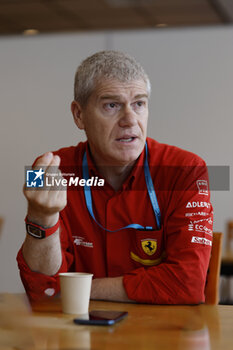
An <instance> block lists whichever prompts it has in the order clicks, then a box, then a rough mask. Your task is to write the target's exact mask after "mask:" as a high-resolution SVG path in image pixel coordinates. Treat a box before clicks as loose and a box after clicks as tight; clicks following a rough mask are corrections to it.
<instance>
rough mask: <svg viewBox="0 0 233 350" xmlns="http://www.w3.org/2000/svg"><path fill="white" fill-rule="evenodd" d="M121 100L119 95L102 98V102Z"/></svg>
mask: <svg viewBox="0 0 233 350" xmlns="http://www.w3.org/2000/svg"><path fill="white" fill-rule="evenodd" d="M120 98H121V97H120V96H119V95H103V96H101V97H100V99H101V100H119V99H120Z"/></svg>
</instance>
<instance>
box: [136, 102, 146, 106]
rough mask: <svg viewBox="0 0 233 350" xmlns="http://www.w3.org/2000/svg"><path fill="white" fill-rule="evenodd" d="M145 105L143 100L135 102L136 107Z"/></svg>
mask: <svg viewBox="0 0 233 350" xmlns="http://www.w3.org/2000/svg"><path fill="white" fill-rule="evenodd" d="M144 105H145V102H144V101H137V102H136V106H137V107H142V106H144Z"/></svg>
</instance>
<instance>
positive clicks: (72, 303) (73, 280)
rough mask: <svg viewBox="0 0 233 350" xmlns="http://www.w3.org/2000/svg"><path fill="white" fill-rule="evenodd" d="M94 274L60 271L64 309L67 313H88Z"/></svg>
mask: <svg viewBox="0 0 233 350" xmlns="http://www.w3.org/2000/svg"><path fill="white" fill-rule="evenodd" d="M92 276H93V275H92V274H91V273H85V272H64V273H59V278H60V286H61V301H62V311H63V312H64V313H66V314H76V315H82V314H87V313H88V308H89V301H90V294H91V282H92Z"/></svg>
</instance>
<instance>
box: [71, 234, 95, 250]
mask: <svg viewBox="0 0 233 350" xmlns="http://www.w3.org/2000/svg"><path fill="white" fill-rule="evenodd" d="M73 239H74V244H76V245H81V246H83V247H87V248H93V243H92V242H85V238H84V237H80V236H73Z"/></svg>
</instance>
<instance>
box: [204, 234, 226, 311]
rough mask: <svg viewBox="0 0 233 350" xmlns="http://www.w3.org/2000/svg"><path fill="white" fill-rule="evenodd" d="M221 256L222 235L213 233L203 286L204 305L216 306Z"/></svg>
mask: <svg viewBox="0 0 233 350" xmlns="http://www.w3.org/2000/svg"><path fill="white" fill-rule="evenodd" d="M221 255H222V233H221V232H214V233H213V241H212V250H211V256H210V262H209V269H208V272H207V279H206V286H205V303H206V304H211V305H216V304H218V302H219V276H220V267H221Z"/></svg>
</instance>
